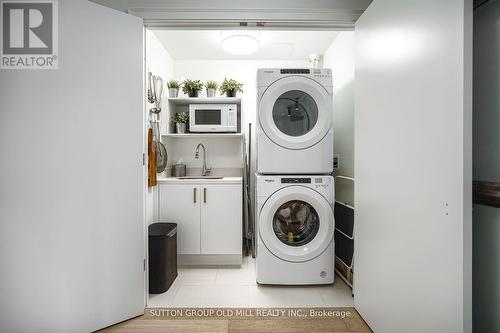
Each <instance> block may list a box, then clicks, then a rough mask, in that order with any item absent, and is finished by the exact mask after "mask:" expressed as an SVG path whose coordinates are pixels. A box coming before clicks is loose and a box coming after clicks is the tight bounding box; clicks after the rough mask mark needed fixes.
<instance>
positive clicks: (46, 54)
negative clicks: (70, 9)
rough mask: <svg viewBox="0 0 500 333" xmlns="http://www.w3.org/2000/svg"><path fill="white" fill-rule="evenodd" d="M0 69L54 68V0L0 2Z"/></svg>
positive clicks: (55, 52)
mask: <svg viewBox="0 0 500 333" xmlns="http://www.w3.org/2000/svg"><path fill="white" fill-rule="evenodd" d="M0 8H1V14H0V17H1V18H2V24H1V29H2V32H1V34H0V36H1V41H2V42H1V47H2V52H1V62H0V68H11V69H57V65H58V61H57V0H46V1H19V0H18V1H15V0H0Z"/></svg>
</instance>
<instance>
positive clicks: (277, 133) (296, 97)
mask: <svg viewBox="0 0 500 333" xmlns="http://www.w3.org/2000/svg"><path fill="white" fill-rule="evenodd" d="M331 105H332V101H331V96H330V95H329V94H328V93H327V91H326V90H325V88H324V87H322V86H321V85H320V84H319V83H317V82H316V81H314V80H312V79H309V78H306V77H303V76H289V77H285V78H283V79H279V80H277V81H276V82H274V83H273V84H272V85H270V86H269V87H268V88H267V90H266V91H265V92H264V94H263V95H262V98H261V100H260V104H259V122H260V124H261V127H262V129H263V131H264V133H266V135H267V137H268V138H269V139H270V140H271V141H273V142H274V143H276V144H277V145H279V146H281V147H284V148H288V149H297V150H298V149H305V148H309V147H312V146H314V145H315V144H317V143H318V142H320V141H321V139H323V138H324V136H325V135H326V133H328V131H329V129H330V128H331V126H332V108H331Z"/></svg>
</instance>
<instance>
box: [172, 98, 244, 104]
mask: <svg viewBox="0 0 500 333" xmlns="http://www.w3.org/2000/svg"><path fill="white" fill-rule="evenodd" d="M168 101H169V102H171V103H173V104H175V105H177V106H186V105H189V104H201V103H203V104H229V103H231V104H241V98H240V97H177V98H169V99H168Z"/></svg>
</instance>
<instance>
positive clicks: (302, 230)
mask: <svg viewBox="0 0 500 333" xmlns="http://www.w3.org/2000/svg"><path fill="white" fill-rule="evenodd" d="M319 224H320V221H319V216H318V213H317V212H316V210H315V209H314V207H313V206H311V205H310V204H308V203H307V202H305V201H302V200H292V201H288V202H286V203H284V204H282V205H281V206H280V207H279V208H278V210H277V211H276V213H275V214H274V219H273V230H274V233H275V235H276V237H278V239H279V240H280V241H282V242H283V243H284V244H286V245H289V246H302V245H306V244H308V243H309V242H311V241H312V240H313V239H314V237H316V235H317V233H318V230H319Z"/></svg>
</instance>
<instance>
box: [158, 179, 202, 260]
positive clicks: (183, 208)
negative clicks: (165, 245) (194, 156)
mask: <svg viewBox="0 0 500 333" xmlns="http://www.w3.org/2000/svg"><path fill="white" fill-rule="evenodd" d="M200 199H201V196H200V186H199V185H197V184H196V185H191V184H160V185H159V200H160V204H159V207H160V211H159V217H160V221H163V222H172V223H177V253H178V254H200Z"/></svg>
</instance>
